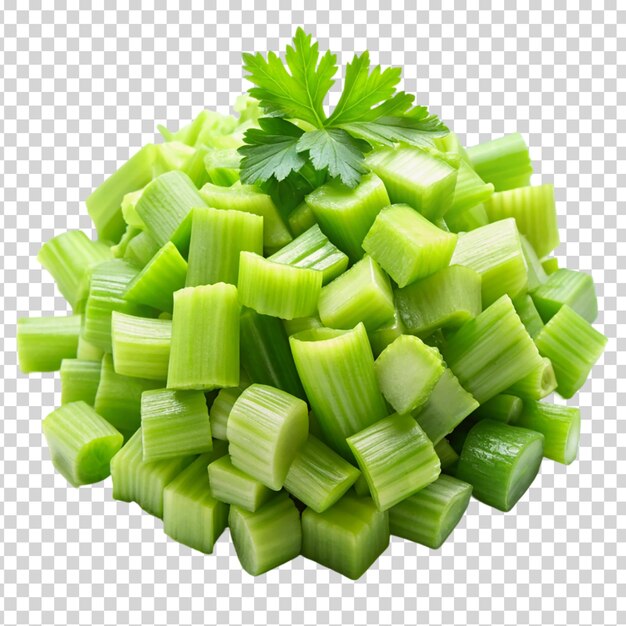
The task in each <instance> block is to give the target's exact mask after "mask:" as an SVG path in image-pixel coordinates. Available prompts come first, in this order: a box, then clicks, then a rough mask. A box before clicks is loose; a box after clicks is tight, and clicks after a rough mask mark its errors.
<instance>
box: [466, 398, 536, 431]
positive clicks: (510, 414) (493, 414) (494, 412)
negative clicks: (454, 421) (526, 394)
mask: <svg viewBox="0 0 626 626" xmlns="http://www.w3.org/2000/svg"><path fill="white" fill-rule="evenodd" d="M523 407H524V402H523V401H522V399H521V398H518V397H517V396H512V395H510V394H506V393H501V394H499V395H497V396H494V397H493V398H491V400H487V402H485V403H484V404H481V405H480V406H479V407H478V408H477V409H476V411H474V413H473V415H472V417H473V418H477V419H479V420H483V419H489V420H495V421H496V422H502V423H504V424H510V423H514V422H515V420H516V419H517V418H518V417H519V416H520V415H521V413H522V409H523Z"/></svg>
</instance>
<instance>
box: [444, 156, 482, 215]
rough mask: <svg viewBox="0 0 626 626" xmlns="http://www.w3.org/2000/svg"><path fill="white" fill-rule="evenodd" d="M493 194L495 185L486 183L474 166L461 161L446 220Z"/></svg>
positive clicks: (480, 202)
mask: <svg viewBox="0 0 626 626" xmlns="http://www.w3.org/2000/svg"><path fill="white" fill-rule="evenodd" d="M492 195H493V185H492V184H491V183H486V182H485V181H484V180H483V179H482V178H481V177H480V176H479V175H478V174H477V173H476V172H475V171H474V170H473V169H472V166H471V165H469V164H468V163H466V162H465V161H461V162H460V163H459V170H458V172H457V177H456V185H455V187H454V199H453V200H452V206H451V207H450V208H449V209H448V211H447V212H446V222H447V221H448V219H449V218H450V217H452V218H453V219H454V217H456V216H459V215H460V214H462V213H464V212H465V211H467V210H468V209H471V208H473V207H475V206H476V205H478V204H482V203H483V202H486V201H487V200H488V199H489V198H490V197H491V196H492Z"/></svg>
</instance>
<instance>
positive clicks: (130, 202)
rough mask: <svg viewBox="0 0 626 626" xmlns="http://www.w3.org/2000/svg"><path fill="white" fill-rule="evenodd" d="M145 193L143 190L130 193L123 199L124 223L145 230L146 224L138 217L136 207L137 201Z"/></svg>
mask: <svg viewBox="0 0 626 626" xmlns="http://www.w3.org/2000/svg"><path fill="white" fill-rule="evenodd" d="M142 193H143V189H137V191H129V192H128V193H127V194H125V195H124V197H123V198H122V204H121V208H122V215H123V216H124V221H125V222H126V223H127V224H128V225H129V226H135V227H136V228H140V229H143V228H145V226H146V225H145V224H144V223H143V221H142V219H141V218H140V217H139V215H137V210H136V209H135V207H136V206H137V200H139V198H141V194H142Z"/></svg>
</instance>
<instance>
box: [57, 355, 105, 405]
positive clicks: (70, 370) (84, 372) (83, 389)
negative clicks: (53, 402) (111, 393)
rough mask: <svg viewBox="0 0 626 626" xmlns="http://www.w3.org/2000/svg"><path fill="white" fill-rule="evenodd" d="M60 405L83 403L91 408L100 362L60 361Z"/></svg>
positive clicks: (96, 389) (98, 377)
mask: <svg viewBox="0 0 626 626" xmlns="http://www.w3.org/2000/svg"><path fill="white" fill-rule="evenodd" d="M60 374H61V404H69V403H70V402H78V401H81V400H82V401H83V402H85V403H86V404H88V405H89V406H93V405H94V402H95V400H96V392H97V391H98V384H99V383H100V362H99V361H82V360H79V359H63V360H62V361H61V371H60Z"/></svg>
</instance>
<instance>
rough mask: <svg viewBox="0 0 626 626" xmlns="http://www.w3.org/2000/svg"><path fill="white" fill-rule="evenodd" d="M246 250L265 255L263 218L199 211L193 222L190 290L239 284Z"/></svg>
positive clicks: (193, 216) (241, 213)
mask: <svg viewBox="0 0 626 626" xmlns="http://www.w3.org/2000/svg"><path fill="white" fill-rule="evenodd" d="M242 250H246V251H248V252H255V253H256V254H263V218H262V217H259V216H258V215H253V214H252V213H244V212H242V211H225V210H219V209H211V208H209V207H200V208H196V209H194V210H193V212H192V218H191V242H190V244H189V269H188V270H187V283H186V285H187V287H195V286H196V285H211V284H214V283H230V284H231V285H236V284H237V276H238V274H239V255H240V253H241V251H242Z"/></svg>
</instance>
